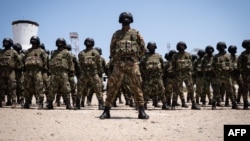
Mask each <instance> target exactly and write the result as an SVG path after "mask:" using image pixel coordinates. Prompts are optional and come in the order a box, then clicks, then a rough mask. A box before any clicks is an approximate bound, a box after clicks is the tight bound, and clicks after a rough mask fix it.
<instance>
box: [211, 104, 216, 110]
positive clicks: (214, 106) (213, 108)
mask: <svg viewBox="0 0 250 141" xmlns="http://www.w3.org/2000/svg"><path fill="white" fill-rule="evenodd" d="M212 110H216V103H215V102H212Z"/></svg>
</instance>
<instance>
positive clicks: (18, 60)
mask: <svg viewBox="0 0 250 141" xmlns="http://www.w3.org/2000/svg"><path fill="white" fill-rule="evenodd" d="M14 61H15V64H16V68H15V69H18V70H19V69H21V68H22V62H21V57H20V55H19V54H18V53H17V52H14Z"/></svg>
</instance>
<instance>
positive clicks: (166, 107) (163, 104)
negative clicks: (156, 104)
mask: <svg viewBox="0 0 250 141" xmlns="http://www.w3.org/2000/svg"><path fill="white" fill-rule="evenodd" d="M161 109H162V110H170V106H169V105H168V104H167V102H164V103H162V108H161Z"/></svg>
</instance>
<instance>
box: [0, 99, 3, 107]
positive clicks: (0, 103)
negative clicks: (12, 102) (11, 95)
mask: <svg viewBox="0 0 250 141" xmlns="http://www.w3.org/2000/svg"><path fill="white" fill-rule="evenodd" d="M2 107H3V104H2V100H0V108H2Z"/></svg>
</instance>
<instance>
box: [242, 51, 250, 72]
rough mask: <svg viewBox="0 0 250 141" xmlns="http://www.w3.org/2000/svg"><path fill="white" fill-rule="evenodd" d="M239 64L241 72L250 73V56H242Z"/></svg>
mask: <svg viewBox="0 0 250 141" xmlns="http://www.w3.org/2000/svg"><path fill="white" fill-rule="evenodd" d="M240 63H241V64H240V65H241V67H242V68H241V69H242V71H243V72H250V54H243V55H242V61H241V62H240Z"/></svg>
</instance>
